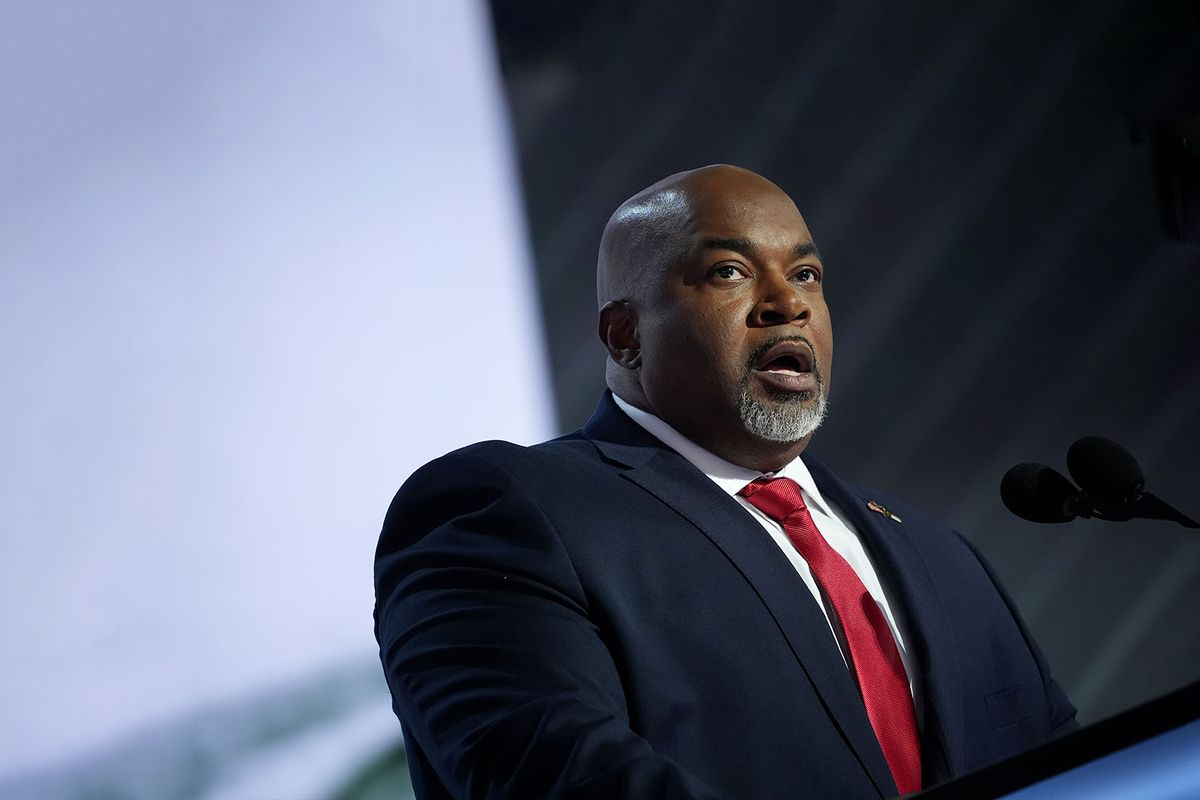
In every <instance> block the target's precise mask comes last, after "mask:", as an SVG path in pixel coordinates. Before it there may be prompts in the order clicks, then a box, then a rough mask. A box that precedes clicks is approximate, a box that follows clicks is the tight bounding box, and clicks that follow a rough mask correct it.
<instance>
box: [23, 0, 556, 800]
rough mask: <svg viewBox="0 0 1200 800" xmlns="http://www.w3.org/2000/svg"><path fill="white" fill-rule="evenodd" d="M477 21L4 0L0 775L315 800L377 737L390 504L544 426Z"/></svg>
mask: <svg viewBox="0 0 1200 800" xmlns="http://www.w3.org/2000/svg"><path fill="white" fill-rule="evenodd" d="M488 26H489V22H488V19H487V14H486V9H485V8H484V7H483V6H481V5H480V4H479V3H475V2H469V1H468V0H439V2H437V3H425V2H417V1H416V0H410V1H406V2H386V1H385V0H376V1H374V2H364V3H354V4H349V5H345V4H342V5H335V4H329V3H317V2H295V0H286V1H283V0H280V1H279V2H254V3H242V2H236V1H235V0H223V1H222V2H206V3H162V2H158V0H122V1H121V2H116V1H113V2H90V1H89V2H83V1H82V0H79V1H77V2H71V1H70V0H49V1H46V0H38V1H37V2H35V1H34V0H29V2H21V0H17V2H6V3H4V5H3V6H0V119H2V124H0V187H2V188H0V191H2V192H3V194H2V195H0V364H2V365H3V369H2V370H0V419H2V423H0V526H2V538H0V627H2V629H3V632H4V634H3V636H4V656H3V662H4V680H2V681H0V708H3V710H4V723H3V725H2V726H0V796H2V797H39V798H52V797H76V796H114V797H115V796H120V797H129V798H137V797H146V798H164V797H243V798H244V797H255V796H260V797H268V796H269V797H272V798H288V797H294V798H300V797H306V798H307V797H317V796H322V797H328V796H332V795H334V794H336V793H338V792H339V791H342V790H343V789H344V788H345V786H346V784H347V781H349V780H350V779H351V778H352V777H353V775H354V774H355V773H356V772H357V771H359V770H360V769H361V768H362V767H363V766H364V765H366V764H368V762H370V761H371V759H373V758H375V757H376V756H378V755H380V754H382V753H385V752H387V751H389V750H394V748H395V747H396V746H397V744H398V742H399V738H400V737H399V726H398V724H397V723H396V721H395V720H394V718H393V717H392V716H391V713H390V709H389V701H388V698H387V694H386V688H385V687H384V686H383V681H382V675H381V670H380V668H379V665H378V662H377V657H376V651H375V644H374V639H373V635H372V623H371V609H372V604H373V593H372V587H371V563H372V556H373V550H374V546H375V542H376V538H377V536H378V532H379V527H380V523H381V521H382V518H383V514H384V512H385V510H386V508H387V505H388V502H389V501H390V499H391V496H392V494H393V493H394V491H395V490H396V488H397V487H398V486H399V484H400V483H401V482H402V481H403V480H404V479H405V477H406V476H407V475H408V474H409V473H410V472H411V471H412V470H413V469H414V468H415V467H417V466H419V465H420V464H421V463H423V462H424V461H426V460H428V459H430V458H432V457H434V456H436V455H439V454H441V453H443V452H445V451H447V450H449V449H452V448H453V447H456V446H459V445H462V444H466V443H468V442H472V441H476V440H479V439H485V438H509V439H513V440H516V441H521V442H529V441H533V440H537V439H540V438H543V437H545V436H546V435H548V434H550V433H551V432H552V427H553V424H552V422H551V419H552V416H553V414H552V410H551V408H550V400H549V393H548V391H547V384H546V380H545V377H544V367H543V360H544V359H543V345H542V339H541V328H540V322H539V320H538V318H537V310H536V304H535V303H534V302H533V301H532V299H531V298H532V290H533V283H532V279H531V276H530V274H529V270H528V253H527V248H526V244H525V239H524V233H523V225H522V220H521V210H520V209H521V208H522V204H521V202H520V200H519V197H518V189H517V188H516V187H515V184H514V174H515V170H514V167H513V158H512V155H511V153H510V147H509V141H508V131H507V123H506V121H505V111H504V105H503V101H502V99H501V97H500V93H499V88H498V86H499V84H498V78H497V75H496V69H495V66H494V64H495V59H494V54H493V52H492V39H491V34H490V31H489V28H488ZM405 790H406V787H397V788H396V790H395V792H394V793H399V792H402V791H405Z"/></svg>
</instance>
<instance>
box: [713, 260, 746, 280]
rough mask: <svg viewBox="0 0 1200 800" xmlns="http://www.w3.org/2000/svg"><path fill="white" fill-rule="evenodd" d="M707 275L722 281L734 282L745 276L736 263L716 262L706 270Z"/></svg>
mask: <svg viewBox="0 0 1200 800" xmlns="http://www.w3.org/2000/svg"><path fill="white" fill-rule="evenodd" d="M708 276H709V277H710V278H712V279H714V280H717V281H721V282H723V283H734V282H736V281H740V280H742V279H743V278H745V277H746V274H745V273H744V272H743V271H742V268H741V267H740V266H738V265H737V264H718V265H717V266H715V267H713V268H712V269H711V270H709V271H708Z"/></svg>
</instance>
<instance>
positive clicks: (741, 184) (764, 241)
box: [686, 176, 812, 254]
mask: <svg viewBox="0 0 1200 800" xmlns="http://www.w3.org/2000/svg"><path fill="white" fill-rule="evenodd" d="M754 177H755V178H757V176H754ZM689 188H692V191H690V192H689V201H690V202H689V203H688V205H689V214H688V224H687V226H686V230H687V234H688V238H689V239H690V242H689V243H688V250H689V251H690V252H691V253H693V254H694V253H695V252H697V251H698V250H699V249H700V248H702V247H703V245H704V243H705V241H707V240H710V239H740V240H746V241H748V242H749V243H751V244H753V245H754V246H755V248H756V249H759V250H762V251H764V252H765V251H772V250H779V251H787V252H790V251H792V250H793V249H794V248H795V247H796V246H797V245H799V244H806V243H810V242H812V234H811V233H810V232H809V230H808V225H807V224H806V223H805V222H804V217H802V216H801V215H800V211H799V210H798V209H797V208H796V204H795V203H793V202H792V199H791V198H790V197H788V196H787V195H786V194H784V192H783V191H782V190H781V189H779V188H778V187H776V186H775V185H774V184H771V183H769V182H767V181H766V180H764V179H761V178H758V179H757V180H748V179H742V180H739V181H725V182H717V183H716V184H715V185H712V184H709V185H704V184H702V185H700V186H696V187H694V188H693V187H689Z"/></svg>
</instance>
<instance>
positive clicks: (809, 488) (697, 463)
mask: <svg viewBox="0 0 1200 800" xmlns="http://www.w3.org/2000/svg"><path fill="white" fill-rule="evenodd" d="M613 401H614V402H615V403H616V404H617V408H619V409H621V411H623V412H625V416H627V417H629V418H630V419H631V420H633V421H634V422H636V423H637V424H638V425H640V426H641V427H642V428H643V429H644V430H645V431H646V432H647V433H649V434H650V435H651V436H653V437H655V438H656V439H658V440H659V441H661V442H662V443H663V444H665V445H666V446H667V447H669V448H671V449H672V450H674V451H675V452H676V453H679V455H681V456H683V457H684V458H686V459H687V460H688V461H689V462H691V464H692V466H694V467H695V468H696V469H698V470H700V471H701V472H703V473H704V474H705V475H707V476H708V478H709V480H711V481H712V482H713V483H715V484H716V485H717V486H719V487H721V489H722V490H723V491H724V492H725V493H726V494H728V495H730V496H736V495H737V493H738V492H740V491H741V490H742V488H743V487H744V486H745V485H746V484H748V483H750V482H751V481H753V480H756V479H758V478H762V477H764V476H765V477H770V478H791V479H792V480H794V481H795V482H796V483H798V484H800V488H801V489H802V490H803V491H804V496H805V498H807V502H809V503H810V504H814V503H815V504H816V506H817V508H818V509H819V510H820V511H822V512H824V513H826V514H830V513H831V510H830V507H829V504H828V503H826V502H825V498H823V497H822V496H821V491H820V490H819V489H818V488H817V482H816V481H814V480H813V477H812V473H811V472H809V471H808V466H807V465H806V464H805V463H804V462H803V461H801V460H800V458H799V457H796V458H794V459H792V460H791V461H790V462H788V463H787V464H785V465H784V466H783V468H782V469H780V470H778V471H776V472H766V473H764V472H758V471H757V470H753V469H747V468H746V467H739V466H738V465H737V464H733V463H731V462H729V461H726V460H725V459H723V458H721V457H720V456H718V455H715V454H713V453H710V452H709V451H707V450H705V449H704V448H703V447H701V446H700V445H698V444H696V443H695V442H693V441H692V440H691V439H689V438H687V437H686V436H684V435H683V434H682V433H680V432H679V431H677V430H675V429H674V428H672V427H671V426H670V425H668V424H667V423H666V422H663V420H662V419H660V418H659V417H656V416H655V415H654V414H651V413H650V412H649V411H643V410H642V409H640V408H637V407H635V406H633V405H631V404H629V403H628V402H626V401H625V400H624V399H622V398H620V397H618V396H617V394H616V392H614V393H613Z"/></svg>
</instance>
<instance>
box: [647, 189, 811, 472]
mask: <svg viewBox="0 0 1200 800" xmlns="http://www.w3.org/2000/svg"><path fill="white" fill-rule="evenodd" d="M687 188H688V189H689V195H690V197H691V202H690V211H691V215H690V220H689V222H690V224H688V225H687V226H685V230H684V232H683V233H682V234H681V236H680V241H679V242H678V243H677V244H678V248H679V253H678V258H677V259H675V260H674V261H672V260H671V259H667V262H668V263H667V264H666V265H665V266H664V267H663V269H662V272H661V274H659V275H658V276H657V278H658V280H657V283H656V284H654V285H651V286H650V287H649V288H648V290H647V292H646V293H645V295H644V298H645V299H644V301H643V302H642V303H640V304H639V305H640V306H641V307H640V308H639V310H638V336H639V340H640V344H641V356H642V365H641V369H640V374H639V379H640V382H641V385H642V388H643V391H644V392H645V395H646V397H647V399H648V400H649V402H650V405H651V407H652V410H653V411H654V412H655V413H656V414H657V415H658V416H659V417H661V418H662V419H663V420H665V421H666V422H667V423H668V424H670V425H671V426H672V427H674V428H676V429H677V430H679V431H680V432H681V433H683V434H684V435H685V436H687V437H688V438H689V439H692V440H693V441H695V442H696V443H697V444H700V445H701V446H703V447H705V448H706V449H708V450H710V451H712V452H714V453H716V454H717V455H720V456H722V457H723V458H726V459H727V460H729V461H733V462H734V463H738V464H742V465H744V466H754V467H756V468H763V467H762V464H763V463H764V461H763V457H762V454H763V453H771V454H772V455H771V456H770V457H768V460H771V459H773V458H774V457H775V456H776V455H778V454H780V453H784V455H785V456H786V457H787V458H791V457H794V456H795V455H796V454H798V453H799V452H800V451H801V450H802V449H803V447H804V445H806V444H807V441H808V438H809V436H810V435H811V433H812V431H813V430H815V428H816V426H817V425H818V424H820V420H821V417H822V416H823V414H824V407H825V396H826V392H827V390H828V382H829V376H830V369H831V367H832V357H833V340H832V330H831V326H830V321H829V312H828V309H827V308H826V306H825V297H824V292H823V287H822V281H823V279H824V266H823V265H822V264H821V260H820V258H819V256H818V255H817V252H816V248H815V246H814V245H813V240H812V235H811V234H810V233H809V231H808V227H807V226H806V225H805V223H804V219H803V218H802V217H801V216H800V213H799V211H797V210H796V207H795V205H794V204H793V203H792V201H791V200H790V198H788V197H787V195H785V194H784V193H783V192H782V191H780V190H779V189H778V188H776V187H775V186H773V185H772V184H770V183H769V182H767V181H765V180H764V179H762V178H760V177H758V176H755V175H753V174H752V173H744V172H733V171H720V172H717V173H715V174H707V175H704V176H701V177H700V178H699V179H697V180H695V181H694V182H691V183H689V185H688V187H687ZM647 277H648V278H650V276H647ZM784 451H786V452H784ZM793 451H794V452H793ZM776 460H777V459H776ZM779 466H781V464H780V465H779Z"/></svg>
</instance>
